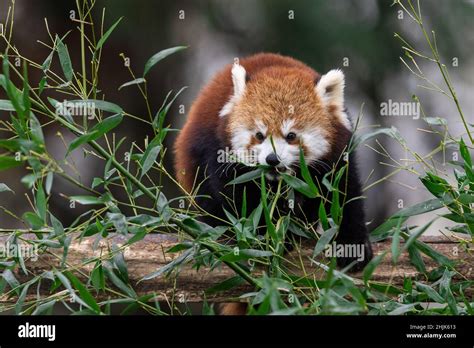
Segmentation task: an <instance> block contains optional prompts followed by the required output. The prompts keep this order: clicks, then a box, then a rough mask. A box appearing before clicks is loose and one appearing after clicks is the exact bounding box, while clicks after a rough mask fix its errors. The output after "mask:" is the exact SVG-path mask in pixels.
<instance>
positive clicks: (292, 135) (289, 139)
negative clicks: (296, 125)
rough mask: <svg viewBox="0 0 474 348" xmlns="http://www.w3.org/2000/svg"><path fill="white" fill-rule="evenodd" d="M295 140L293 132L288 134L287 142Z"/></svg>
mask: <svg viewBox="0 0 474 348" xmlns="http://www.w3.org/2000/svg"><path fill="white" fill-rule="evenodd" d="M295 139H296V134H295V133H293V132H290V133H288V134H287V135H286V140H287V141H293V140H295Z"/></svg>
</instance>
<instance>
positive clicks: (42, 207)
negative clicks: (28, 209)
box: [36, 185, 47, 221]
mask: <svg viewBox="0 0 474 348" xmlns="http://www.w3.org/2000/svg"><path fill="white" fill-rule="evenodd" d="M36 209H37V210H38V215H39V216H40V217H41V219H42V220H43V221H46V211H47V204H46V195H45V194H44V190H43V185H39V186H38V190H37V191H36Z"/></svg>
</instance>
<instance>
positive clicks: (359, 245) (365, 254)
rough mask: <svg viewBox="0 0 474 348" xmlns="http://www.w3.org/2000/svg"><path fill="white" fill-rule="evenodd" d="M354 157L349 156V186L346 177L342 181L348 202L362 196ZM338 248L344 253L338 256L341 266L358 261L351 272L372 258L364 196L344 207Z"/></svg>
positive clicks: (342, 189) (341, 185) (337, 241)
mask: <svg viewBox="0 0 474 348" xmlns="http://www.w3.org/2000/svg"><path fill="white" fill-rule="evenodd" d="M354 157H355V155H354V153H352V154H351V155H350V157H349V166H348V169H347V175H348V177H347V187H346V184H345V182H346V181H345V180H344V179H345V178H344V177H343V178H342V179H341V182H342V183H341V184H340V187H341V191H342V192H346V198H345V199H346V202H347V201H349V200H351V199H353V198H356V197H361V195H362V189H361V183H360V179H359V173H358V170H357V167H356V165H355V161H354V160H355V158H354ZM338 248H339V250H340V251H341V253H340V254H343V256H342V257H341V256H339V257H337V264H338V266H339V267H345V266H347V265H349V264H350V263H352V262H354V261H355V262H356V263H355V265H354V266H353V267H352V268H351V269H350V271H351V272H356V271H359V270H361V269H362V268H364V266H365V265H366V264H367V263H368V262H369V261H370V260H371V259H372V256H373V254H372V247H371V245H370V242H369V234H368V231H367V227H366V225H365V212H364V201H363V199H362V198H358V199H356V200H353V201H351V202H349V203H347V204H346V205H345V206H344V208H343V212H342V221H341V225H340V229H339V233H338V235H337V238H336V250H335V251H337V250H338ZM340 254H339V255H340ZM336 255H337V254H336Z"/></svg>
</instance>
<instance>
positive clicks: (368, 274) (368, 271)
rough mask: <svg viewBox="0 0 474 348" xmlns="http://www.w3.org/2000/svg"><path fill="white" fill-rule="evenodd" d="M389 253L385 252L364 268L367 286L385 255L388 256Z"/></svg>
mask: <svg viewBox="0 0 474 348" xmlns="http://www.w3.org/2000/svg"><path fill="white" fill-rule="evenodd" d="M387 252H388V251H384V252H383V253H382V254H380V255H377V256H376V257H374V258H373V259H372V260H370V262H369V263H368V264H367V265H366V266H365V267H364V274H363V277H364V283H365V284H367V282H368V281H369V279H370V277H372V274H373V273H374V271H375V269H376V268H377V267H378V265H379V264H380V262H382V261H383V259H384V257H385V255H387Z"/></svg>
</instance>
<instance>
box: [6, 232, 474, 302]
mask: <svg viewBox="0 0 474 348" xmlns="http://www.w3.org/2000/svg"><path fill="white" fill-rule="evenodd" d="M2 239H3V240H2ZM421 240H422V241H424V242H425V243H427V244H428V245H429V246H431V247H432V248H433V249H435V250H436V251H438V252H440V253H442V254H444V255H445V256H447V257H449V258H450V259H452V260H454V261H455V262H456V264H457V266H456V269H457V270H458V271H459V273H460V275H459V276H457V278H458V279H464V280H466V279H467V280H474V253H473V249H472V247H471V249H470V250H469V249H467V248H461V246H460V244H459V243H458V242H456V241H455V240H452V239H449V238H447V237H445V236H439V237H431V238H423V239H421ZM0 242H2V243H4V242H5V237H2V236H0ZM125 242H126V238H125V237H124V236H121V235H115V236H112V237H109V238H107V239H103V240H101V241H100V242H99V243H98V244H97V245H94V244H95V238H94V237H89V238H84V239H83V240H82V241H79V240H76V241H73V242H72V244H71V246H70V249H69V255H68V258H67V262H68V266H70V267H75V268H78V269H81V270H83V271H85V273H86V274H89V272H90V271H91V269H92V267H93V265H94V263H93V262H90V263H88V264H87V260H90V259H91V258H93V257H98V256H99V255H104V253H107V252H108V250H110V249H109V247H110V246H111V245H112V243H114V244H116V245H117V246H121V245H123V244H124V243H125ZM176 243H177V240H176V237H175V236H172V235H163V234H149V235H147V236H146V237H145V238H144V239H143V240H141V241H139V242H137V243H134V244H132V245H131V246H128V247H126V248H125V249H124V250H125V251H124V258H125V260H126V262H127V266H128V272H129V277H130V281H131V284H133V287H134V290H135V291H136V292H137V294H138V295H144V294H149V293H151V292H155V293H156V295H157V300H159V301H168V300H170V299H171V298H176V296H179V297H180V298H181V299H184V300H185V301H186V302H201V301H202V300H203V299H204V298H206V300H208V301H212V302H222V301H229V298H234V299H237V297H238V296H240V295H242V294H244V293H246V292H250V291H254V289H253V288H252V287H251V286H250V285H247V284H243V285H240V286H238V287H235V288H233V289H231V290H229V291H226V292H223V293H217V294H211V295H206V296H205V294H204V293H205V291H206V290H207V289H209V288H210V287H212V286H214V285H216V284H219V283H220V282H222V281H224V280H226V279H228V278H230V277H233V276H234V275H235V274H234V273H233V271H232V270H230V269H229V268H228V267H227V266H225V265H222V266H219V267H217V268H216V269H214V270H212V271H210V270H209V269H208V268H205V267H202V268H200V269H199V271H196V270H195V269H193V268H191V267H190V265H185V266H182V267H181V269H180V271H179V273H178V274H174V275H172V276H169V277H166V276H164V275H162V276H160V277H156V278H153V279H150V280H146V281H140V280H141V279H142V278H143V277H144V276H146V275H148V274H150V273H152V272H154V271H156V270H158V269H160V268H161V267H163V266H165V265H166V264H168V263H169V262H170V261H172V260H173V259H174V258H176V257H177V256H178V255H179V253H167V252H166V251H167V250H168V249H169V248H171V247H172V246H173V245H175V244H176ZM402 245H403V242H402ZM373 246H374V253H375V255H379V254H381V253H383V252H384V251H387V250H390V248H391V243H390V241H385V242H381V243H375V244H374V245H373ZM312 249H313V247H312V246H310V245H306V246H304V247H302V249H301V250H300V252H297V251H293V252H291V253H290V254H289V255H288V257H287V258H288V260H289V261H290V262H294V263H297V264H299V265H301V263H302V265H303V267H304V270H305V273H306V274H309V276H310V278H313V276H314V278H315V279H322V278H323V277H324V271H322V270H321V268H320V267H318V266H317V265H315V264H314V262H312V261H311V253H312ZM49 250H50V251H52V252H53V253H54V252H55V250H56V252H57V255H56V256H55V255H49V254H42V255H40V256H39V257H38V259H37V260H36V261H27V263H26V264H27V269H28V270H29V271H31V274H32V275H34V274H40V273H41V272H42V271H44V270H50V269H51V268H53V267H59V264H60V259H61V256H62V249H49ZM423 259H424V261H425V264H426V267H427V270H428V271H430V270H432V269H433V268H435V267H437V264H436V263H435V262H434V261H433V260H431V259H430V258H428V257H425V256H424V255H423ZM289 268H290V269H292V271H294V272H295V274H298V273H299V274H301V273H302V267H295V266H289ZM15 275H16V276H17V278H18V279H19V280H20V281H21V282H24V281H26V280H28V279H29V278H31V276H32V275H29V276H25V275H24V273H23V272H22V271H21V270H17V271H16V274H15ZM352 276H353V277H355V278H357V277H361V274H360V273H359V274H357V273H356V274H353V275H352ZM417 276H419V279H421V280H422V281H423V279H424V278H423V276H422V275H420V274H418V272H417V271H416V269H415V267H414V266H412V265H411V264H410V261H409V257H408V254H407V253H406V252H403V253H402V254H401V256H400V259H399V261H398V263H397V264H396V265H393V264H392V262H391V254H390V252H388V253H387V255H386V256H385V258H384V260H383V261H382V263H381V264H380V265H379V267H377V269H376V271H375V273H374V274H373V276H372V279H373V280H374V281H379V282H384V283H390V284H391V285H394V286H401V285H402V284H403V280H404V278H405V277H417ZM33 288H35V287H33ZM35 291H36V289H34V291H33V292H32V293H31V294H29V295H27V300H28V299H33V298H36V292H35ZM48 291H49V290H48V288H44V289H42V290H41V292H42V295H43V294H44V295H47V294H48ZM468 294H470V295H472V294H473V290H472V289H468V291H467V292H466V295H468ZM107 296H109V294H107ZM14 301H15V298H14V297H11V298H5V296H4V297H3V298H0V304H6V303H12V302H14Z"/></svg>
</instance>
